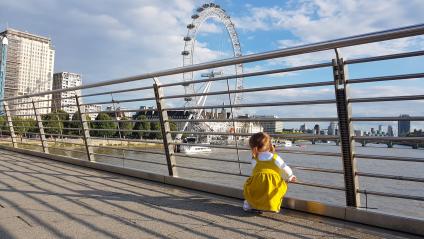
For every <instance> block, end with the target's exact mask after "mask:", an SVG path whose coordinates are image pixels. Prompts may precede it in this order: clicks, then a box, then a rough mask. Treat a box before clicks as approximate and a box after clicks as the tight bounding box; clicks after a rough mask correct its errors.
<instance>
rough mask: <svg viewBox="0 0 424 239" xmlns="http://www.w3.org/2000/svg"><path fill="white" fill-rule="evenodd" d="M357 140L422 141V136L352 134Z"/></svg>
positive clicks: (423, 139)
mask: <svg viewBox="0 0 424 239" xmlns="http://www.w3.org/2000/svg"><path fill="white" fill-rule="evenodd" d="M353 139H357V140H381V141H424V137H393V136H353Z"/></svg>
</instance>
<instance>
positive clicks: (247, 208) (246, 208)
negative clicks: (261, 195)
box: [243, 200, 263, 214]
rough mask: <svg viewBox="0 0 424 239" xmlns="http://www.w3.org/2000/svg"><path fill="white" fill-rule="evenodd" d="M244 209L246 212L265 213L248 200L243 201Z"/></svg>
mask: <svg viewBox="0 0 424 239" xmlns="http://www.w3.org/2000/svg"><path fill="white" fill-rule="evenodd" d="M243 210H244V211H245V212H252V213H257V214H262V213H263V212H262V211H261V210H257V209H254V208H252V207H251V206H250V204H249V203H248V202H247V201H246V200H244V202H243Z"/></svg>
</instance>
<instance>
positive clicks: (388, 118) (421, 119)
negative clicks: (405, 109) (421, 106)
mask: <svg viewBox="0 0 424 239" xmlns="http://www.w3.org/2000/svg"><path fill="white" fill-rule="evenodd" d="M350 120H351V121H399V120H405V118H402V117H399V116H394V117H352V118H350ZM407 120H409V121H424V116H410V117H408V118H407Z"/></svg>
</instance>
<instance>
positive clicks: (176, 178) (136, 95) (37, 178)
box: [0, 24, 424, 238]
mask: <svg viewBox="0 0 424 239" xmlns="http://www.w3.org/2000/svg"><path fill="white" fill-rule="evenodd" d="M423 34H424V25H423V24H421V25H415V26H409V27H403V28H398V29H392V30H387V31H382V32H374V33H369V34H363V35H358V36H352V37H347V38H341V39H336V40H331V41H326V42H319V43H313V44H308V45H303V46H296V47H291V48H285V49H280V50H276V51H270V52H263V53H257V54H251V55H246V56H241V57H235V58H229V59H225V60H219V61H214V62H208V63H201V64H197V65H189V66H184V67H180V68H174V69H167V70H163V71H158V72H154V73H147V74H142V75H137V76H132V77H126V78H121V79H116V80H110V81H102V82H98V83H93V84H88V85H84V86H78V87H73V88H65V89H58V90H54V91H48V92H39V93H34V94H29V95H21V96H16V97H11V98H5V99H0V103H1V106H2V109H1V113H3V115H0V190H1V191H0V233H1V234H0V238H47V237H56V238H77V237H78V238H93V237H100V238H107V237H110V238H152V237H157V238H193V237H199V238H202V237H203V238H248V237H250V238H258V237H263V238H272V237H274V238H277V237H278V238H284V237H286V238H290V237H292V238H320V237H322V238H328V237H337V238H394V237H395V238H396V237H398V238H405V237H411V238H413V237H414V236H413V234H414V235H420V236H423V235H424V220H423V218H424V191H423V190H422V189H423V183H424V178H423V174H422V172H423V165H424V157H423V153H422V152H423V151H422V145H423V143H424V137H422V136H421V135H418V134H416V135H405V136H401V137H397V136H396V137H395V136H391V137H380V136H376V137H374V136H359V135H356V134H355V131H354V129H357V128H360V127H361V124H363V123H364V122H366V123H367V124H373V123H374V124H375V123H381V122H386V123H388V122H391V124H393V123H397V122H403V123H406V124H408V123H410V122H411V121H412V122H414V121H415V122H421V123H422V121H424V115H423V114H424V112H423V111H422V109H423V108H422V103H423V100H424V94H422V93H421V92H419V93H414V94H413V95H411V94H407V95H399V94H401V93H399V92H398V91H397V90H395V91H390V92H389V93H390V94H385V95H383V96H381V95H380V94H378V96H377V95H369V94H366V93H361V91H357V92H359V93H356V94H351V93H349V92H350V91H349V89H351V88H350V87H353V88H354V87H358V86H360V87H362V88H356V89H357V90H358V89H360V90H361V89H362V90H363V89H368V88H369V86H370V85H371V86H372V85H379V84H384V85H383V86H388V85H390V84H391V82H397V85H394V86H392V87H394V88H393V89H397V88H396V87H398V86H399V85H400V84H402V85H407V84H410V87H414V88H417V91H414V92H418V91H419V90H422V88H420V87H419V84H418V83H417V82H418V81H419V80H422V79H423V78H424V72H423V70H422V64H421V63H422V57H423V56H424V51H423V50H422V49H415V50H414V51H409V50H410V49H408V51H407V52H400V53H399V52H395V53H394V52H391V53H390V54H386V55H381V54H380V55H372V56H367V57H361V58H356V59H349V60H346V59H344V58H343V56H342V50H344V49H346V48H348V49H352V48H355V47H361V46H363V45H364V44H376V43H382V42H385V41H389V40H398V39H408V38H409V39H410V38H411V37H417V36H418V37H421V38H422V35H423ZM413 39H415V40H417V39H416V38H413ZM368 46H370V45H368ZM371 46H372V45H371ZM369 49H373V47H370V48H369ZM305 54H311V55H313V54H319V55H321V54H322V55H323V56H327V57H331V59H330V58H328V59H326V60H323V61H319V62H312V63H311V62H303V61H301V63H302V62H303V63H304V64H303V65H296V66H286V65H284V64H274V63H278V62H279V60H282V59H283V60H284V58H285V57H294V56H301V57H303V58H302V59H305V58H308V57H305ZM307 56H309V55H307ZM420 57H421V58H420ZM417 58H419V59H421V61H419V60H418V61H413V59H417ZM269 60H276V61H275V62H274V63H273V64H269V67H270V69H265V70H263V69H261V67H259V68H258V69H256V68H254V67H252V69H256V70H255V71H254V72H248V73H242V74H235V75H224V76H219V77H214V76H212V77H209V78H207V79H197V80H190V81H181V80H179V79H183V76H184V74H189V75H191V74H194V76H196V77H197V76H199V75H201V73H203V72H202V71H205V70H207V71H212V72H213V70H214V69H216V68H219V67H227V66H234V65H240V64H247V63H250V64H252V63H255V64H256V63H257V64H258V65H260V64H263V63H264V62H266V61H269ZM388 62H389V63H390V64H389V63H388ZM411 62H412V63H414V64H412V63H411ZM415 63H416V64H415ZM387 64H388V65H387ZM364 65H367V66H369V67H370V68H367V69H374V68H373V67H375V66H376V65H379V66H384V68H382V67H380V68H378V69H377V68H376V70H375V71H373V72H372V73H373V75H368V74H366V75H362V76H361V77H358V72H360V69H361V67H363V66H364ZM349 67H350V68H349ZM348 68H349V69H352V70H351V71H350V73H353V74H352V75H353V76H354V77H355V76H356V78H349V75H348ZM358 69H359V70H358ZM381 69H384V71H382V70H381ZM386 69H387V71H386ZM311 72H312V74H311ZM286 73H296V75H297V74H302V73H304V75H302V77H305V79H303V78H302V79H300V80H299V79H287V78H286V77H288V75H286ZM212 75H213V74H212ZM359 75H360V74H359ZM283 76H284V77H283ZM255 77H259V78H255ZM241 78H243V81H244V80H246V82H247V83H248V82H249V80H250V82H252V79H253V80H254V83H258V84H259V83H264V85H258V84H253V85H252V84H250V85H249V84H247V83H246V85H244V86H243V87H241V88H236V89H230V88H229V86H228V82H229V81H231V80H237V81H238V80H240V79H241ZM265 81H269V82H267V83H266V84H265ZM212 82H213V83H214V84H215V85H218V86H223V87H224V88H225V89H224V90H222V89H221V90H220V89H218V90H215V89H214V90H213V91H212V90H209V89H210V87H211V84H212ZM399 82H400V83H399ZM225 85H227V87H225ZM188 86H190V87H194V88H196V89H198V88H199V89H202V87H206V88H204V89H207V90H203V91H201V92H197V93H193V94H191V93H190V94H188V93H187V92H185V91H184V89H185V88H186V87H188ZM199 86H200V87H199ZM380 86H381V85H380ZM417 86H418V87H417ZM311 89H312V90H311ZM287 90H289V91H287ZM296 90H304V91H302V92H301V94H300V97H298V98H299V99H293V98H290V97H288V98H284V96H286V95H290V94H287V93H290V92H291V91H296ZM314 91H319V92H324V93H325V94H324V95H313V94H312V93H311V92H314ZM62 93H69V94H68V95H67V97H63V98H60V95H62ZM240 93H243V102H237V101H235V102H233V99H234V98H235V97H237V96H239V94H240ZM383 93H384V92H383ZM407 93H411V92H407ZM268 94H270V95H271V96H272V95H274V96H278V97H263V95H268ZM206 96H209V98H208V99H211V98H212V99H211V100H210V101H208V102H209V103H207V104H204V103H202V104H200V103H199V104H195V105H191V106H190V105H187V104H185V99H192V98H193V99H197V100H193V102H202V101H203V102H204V100H205V99H206V98H205V97H206ZM280 96H281V98H280ZM58 97H59V98H58ZM214 97H215V98H214ZM223 98H224V99H225V100H226V102H225V103H224V104H222V101H220V99H223ZM63 99H66V100H67V101H62V100H63ZM100 105H103V106H108V107H103V108H106V109H107V110H102V107H97V106H100ZM363 105H368V106H370V105H371V106H372V109H373V110H372V112H371V111H369V109H370V108H369V107H368V108H366V107H365V108H364V107H363ZM405 105H408V107H406V108H409V110H411V112H412V113H409V114H411V116H408V117H407V118H405V117H400V116H398V115H400V113H396V114H395V113H393V112H395V110H398V112H399V111H400V112H401V113H402V114H403V111H404V110H406V109H404V108H403V107H402V106H405ZM67 107H72V109H73V112H71V114H72V117H70V115H69V114H70V113H69V112H66V111H64V109H69V108H67ZM296 107H297V108H296ZM307 107H309V109H313V110H315V112H318V113H319V114H312V113H311V114H307V113H306V111H304V109H306V108H307ZM361 107H362V108H361ZM93 108H94V109H93ZM287 108H290V110H287ZM293 108H296V110H293ZM90 109H92V110H90ZM218 109H222V113H221V114H220V115H218V116H217V110H218ZM246 109H247V110H246ZM249 109H253V110H254V111H256V110H258V112H260V111H267V110H271V111H272V112H276V114H278V115H279V116H278V117H265V118H261V117H247V116H246V117H242V116H243V114H242V112H243V113H245V112H249ZM358 109H362V111H361V110H359V112H365V113H358ZM364 109H365V110H366V111H364ZM387 109H390V110H387ZM243 110H245V111H243ZM206 111H208V112H206ZM374 111H375V112H376V115H373V114H372V113H374ZM175 112H177V113H178V114H175V115H177V117H174V118H172V114H171V113H175ZM205 112H206V113H208V114H206V113H205ZM230 112H231V113H230ZM234 112H236V113H238V114H236V113H234ZM267 112H269V111H267ZM291 112H297V113H298V114H296V115H290V113H291ZM299 112H301V114H299ZM331 112H332V113H331ZM128 113H129V114H130V115H128ZM180 113H181V114H180ZM92 115H96V116H95V118H94V119H91V118H93V117H92ZM178 115H179V116H182V117H179V116H178ZM183 116H184V117H183ZM277 122H280V123H282V122H297V123H304V122H308V123H310V124H316V123H318V122H319V123H323V122H324V123H325V124H326V125H328V124H330V126H331V125H338V131H337V133H335V132H336V130H335V128H334V130H331V131H332V132H333V131H334V133H331V134H330V135H327V134H325V133H324V134H322V133H321V131H320V130H317V132H316V133H312V134H311V133H307V132H305V133H300V134H297V133H293V132H292V133H287V132H285V133H284V134H281V133H279V132H272V133H271V134H270V135H271V136H272V137H273V138H274V139H276V140H282V141H283V140H284V141H288V140H292V141H293V140H296V141H302V142H306V141H311V140H312V141H314V142H315V141H316V142H327V141H328V142H333V141H335V142H339V145H335V144H333V145H331V144H325V145H324V144H322V145H319V147H315V146H317V144H316V145H313V144H309V145H308V147H307V148H304V147H303V145H302V147H299V148H295V147H292V148H282V147H279V148H278V150H277V152H278V153H283V155H284V159H287V162H288V164H289V165H290V166H291V167H292V168H293V169H294V171H295V173H296V175H297V176H298V178H299V179H300V180H299V181H298V182H296V183H292V184H290V189H289V192H288V195H287V197H286V198H285V199H284V202H283V205H284V209H283V210H282V212H281V213H280V214H268V213H264V214H262V215H255V214H249V213H245V212H243V211H242V210H241V208H240V204H241V200H242V198H243V197H242V190H241V188H242V185H243V182H244V181H245V180H246V178H247V177H248V176H249V174H250V172H251V169H250V167H249V164H250V161H248V160H246V159H247V158H248V157H249V150H250V149H249V147H248V146H247V144H246V141H245V139H246V138H247V137H249V136H250V135H252V133H254V132H252V131H253V130H251V129H252V128H253V126H252V125H253V124H256V125H258V124H264V123H267V124H276V123H277ZM336 122H337V123H336ZM212 123H217V124H216V125H218V126H220V125H221V123H223V124H224V125H226V126H229V127H210V128H208V130H205V128H204V127H200V126H205V125H206V126H208V125H209V126H211V125H212ZM178 125H180V126H181V125H183V126H184V127H178ZM187 125H189V126H190V127H186V126H187ZM216 125H215V126H216ZM173 126H175V127H173ZM317 126H319V125H317ZM355 127H356V128H355ZM263 128H264V127H263ZM317 128H319V127H317ZM239 129H242V130H239ZM249 129H250V130H249ZM274 131H275V130H274ZM183 134H185V135H187V136H190V137H191V138H196V137H197V138H199V139H201V138H205V137H206V138H208V139H212V140H216V141H215V142H211V143H210V144H207V145H205V144H203V143H202V142H198V141H195V142H191V141H187V142H185V141H182V140H181V136H182V135H183ZM361 140H363V141H372V142H382V141H385V140H390V141H396V142H401V143H402V144H406V143H407V144H408V145H409V144H411V145H416V147H415V148H417V149H408V150H411V151H406V150H405V149H395V148H391V149H387V148H384V150H385V151H381V150H379V149H373V150H372V151H366V150H365V149H367V148H370V147H357V146H358V144H357V142H360V141H361ZM219 142H224V143H219ZM183 148H184V149H202V148H203V149H205V148H206V149H209V150H208V152H209V153H206V154H194V155H193V154H188V152H189V150H188V151H186V152H185V153H183V151H182V150H181V151H180V152H178V149H183ZM389 150H390V151H389ZM396 150H397V151H396ZM192 152H193V151H192ZM193 190H194V191H193ZM331 218H332V219H331ZM357 223H361V224H357ZM365 225H367V226H365ZM379 228H384V229H379ZM387 230H393V231H387ZM394 231H398V232H399V233H397V232H394ZM400 232H402V233H411V234H401V233H400Z"/></svg>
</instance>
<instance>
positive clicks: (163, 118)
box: [153, 78, 178, 177]
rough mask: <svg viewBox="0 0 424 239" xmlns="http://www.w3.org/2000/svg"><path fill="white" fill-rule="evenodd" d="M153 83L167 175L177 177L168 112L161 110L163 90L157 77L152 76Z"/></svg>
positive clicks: (163, 102) (163, 103)
mask: <svg viewBox="0 0 424 239" xmlns="http://www.w3.org/2000/svg"><path fill="white" fill-rule="evenodd" d="M154 81H155V83H154V84H153V88H154V91H155V98H156V106H157V110H158V112H159V121H160V128H161V131H162V139H163V147H164V150H165V156H166V162H167V165H168V173H169V176H173V177H177V176H178V174H177V168H176V167H177V164H176V161H175V155H174V151H175V150H174V145H171V144H169V143H170V142H172V135H171V133H170V131H171V128H170V126H169V121H168V112H167V111H166V110H163V107H164V105H165V101H164V100H163V99H162V97H163V92H162V89H161V88H160V82H159V79H158V78H154Z"/></svg>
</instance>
